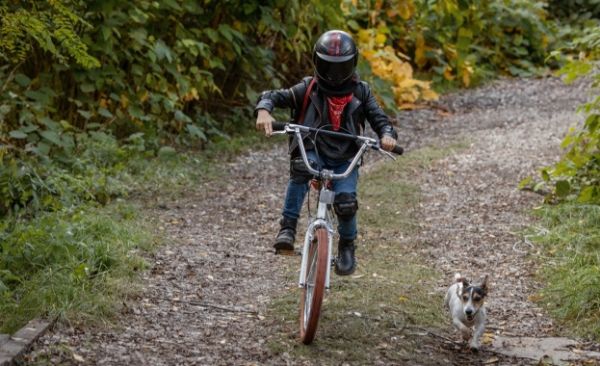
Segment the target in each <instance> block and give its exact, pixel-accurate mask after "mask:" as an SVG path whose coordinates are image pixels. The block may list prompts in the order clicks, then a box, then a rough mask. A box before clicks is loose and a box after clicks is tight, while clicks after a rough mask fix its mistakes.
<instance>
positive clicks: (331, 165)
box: [283, 150, 358, 240]
mask: <svg viewBox="0 0 600 366" xmlns="http://www.w3.org/2000/svg"><path fill="white" fill-rule="evenodd" d="M306 155H307V157H308V159H309V160H312V161H315V162H316V163H317V165H318V166H319V167H320V168H325V169H330V170H333V172H334V173H335V174H339V173H343V172H344V171H346V169H347V168H348V166H349V165H350V161H341V162H340V161H331V160H329V159H327V158H325V157H322V156H319V157H317V154H316V153H315V151H314V150H308V151H307V152H306ZM357 185H358V166H357V167H355V168H354V170H353V171H352V172H351V173H350V175H349V176H348V177H346V178H344V179H341V180H334V181H333V191H334V192H335V193H336V194H338V193H341V192H346V193H350V194H352V195H354V197H356V187H357ZM308 189H309V187H308V182H303V183H298V182H296V181H294V180H293V179H291V178H290V180H289V182H288V186H287V191H286V194H285V202H284V207H283V216H285V217H287V218H289V219H298V217H299V216H300V210H301V209H302V204H303V203H304V197H305V196H306V192H308ZM338 233H339V234H340V238H341V239H344V240H354V239H356V235H357V233H358V229H357V223H356V215H354V216H352V218H351V219H348V220H342V219H341V218H339V217H338Z"/></svg>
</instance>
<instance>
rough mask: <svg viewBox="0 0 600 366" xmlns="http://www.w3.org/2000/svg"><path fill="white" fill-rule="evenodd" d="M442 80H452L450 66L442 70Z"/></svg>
mask: <svg viewBox="0 0 600 366" xmlns="http://www.w3.org/2000/svg"><path fill="white" fill-rule="evenodd" d="M444 79H446V80H454V75H452V68H451V67H450V66H446V68H445V69H444Z"/></svg>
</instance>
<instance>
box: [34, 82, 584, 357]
mask: <svg viewBox="0 0 600 366" xmlns="http://www.w3.org/2000/svg"><path fill="white" fill-rule="evenodd" d="M585 90H586V87H585V86H584V85H575V86H565V85H563V84H562V82H560V81H559V80H556V79H551V78H548V79H539V80H512V81H509V80H505V81H498V82H495V83H493V84H490V85H488V86H486V87H484V88H480V89H476V90H469V91H464V92H460V93H455V94H452V95H449V96H446V97H444V98H443V99H442V100H441V101H440V102H439V103H438V104H437V108H433V109H427V110H419V111H413V112H404V113H403V114H402V115H401V116H400V119H399V124H400V128H399V130H400V133H401V134H402V139H403V141H404V145H405V146H408V148H409V149H415V148H418V147H421V146H427V145H432V144H435V145H440V144H441V145H443V144H447V143H449V142H452V141H456V140H459V141H467V142H468V143H469V144H470V146H469V147H468V148H467V149H465V150H461V151H460V152H458V153H456V154H453V155H451V156H448V157H447V158H445V159H443V160H441V161H438V162H436V163H435V164H434V165H433V166H432V167H431V169H429V170H426V171H423V172H422V174H421V175H420V176H419V177H416V179H418V181H419V182H420V186H421V188H422V191H423V197H424V201H423V202H422V208H421V210H420V213H419V215H421V218H422V219H421V220H420V222H421V223H422V224H421V231H420V233H419V234H418V237H417V238H415V240H416V242H418V245H416V246H415V248H416V250H418V251H420V252H421V254H422V257H423V258H424V260H425V261H427V262H429V263H430V264H431V265H432V266H435V267H436V268H439V269H441V270H442V271H443V272H444V274H445V277H444V278H440V280H439V287H438V288H437V289H436V290H438V291H445V288H446V287H447V286H448V285H449V281H450V280H451V278H452V275H453V274H454V273H455V272H461V273H462V274H463V275H466V276H468V277H476V276H479V275H482V274H489V276H490V281H491V287H492V289H491V294H490V299H489V303H488V308H489V319H490V321H489V327H488V328H489V330H490V331H493V332H495V333H496V334H502V335H511V334H512V335H523V336H525V335H528V336H538V337H539V336H547V335H552V334H554V333H555V328H554V326H553V324H552V321H551V320H550V319H549V317H548V316H547V314H545V313H544V312H543V311H542V310H541V309H539V308H538V307H536V306H535V305H534V304H533V303H531V302H530V301H529V300H528V297H529V296H530V295H531V294H533V293H534V292H535V290H536V289H537V288H538V287H539V284H538V283H536V282H535V281H534V279H533V278H532V268H533V263H532V259H531V257H530V256H528V254H532V253H530V251H531V250H532V248H531V247H529V246H527V245H525V244H523V243H520V242H519V240H520V236H519V235H518V232H519V230H520V229H522V228H523V227H525V226H526V225H528V224H530V219H529V217H528V214H527V213H528V210H529V209H530V208H531V207H534V206H535V205H537V204H539V202H540V201H541V198H540V196H538V195H536V194H533V193H524V192H520V191H518V190H517V189H516V186H517V184H518V182H519V180H520V179H522V178H523V177H525V176H527V175H529V174H531V173H533V172H535V170H536V169H537V168H538V167H540V166H543V165H546V164H548V163H550V162H552V161H554V160H555V159H556V158H557V156H558V154H559V149H558V145H559V143H560V140H561V138H562V136H563V134H564V133H565V131H566V130H567V128H568V127H569V126H570V125H571V124H572V122H573V120H574V114H573V112H574V110H575V107H576V106H577V105H578V104H580V103H581V102H582V101H583V100H585V98H586V94H585ZM227 169H228V173H227V174H231V177H230V178H228V179H225V180H224V181H219V182H212V183H206V184H204V185H203V186H202V187H201V188H200V189H198V190H196V191H195V193H191V194H190V195H189V196H187V197H185V199H181V200H179V201H173V202H158V201H157V202H152V203H148V204H149V205H150V206H151V207H152V209H153V210H154V213H155V215H156V216H157V217H159V218H160V219H159V221H160V222H161V223H162V224H161V228H158V229H159V230H164V231H165V232H166V234H167V237H168V238H169V244H168V245H165V246H164V247H163V248H161V249H160V250H159V251H158V253H156V254H155V256H154V257H153V258H151V263H153V264H154V266H153V268H152V269H151V270H150V271H148V272H147V273H146V274H145V275H144V279H143V287H144V289H143V291H142V293H141V296H140V297H139V298H136V299H130V300H128V301H127V311H126V312H125V313H123V314H122V316H121V317H120V319H119V324H118V326H117V328H108V329H97V328H96V329H86V330H81V329H73V328H70V327H67V326H59V327H57V328H56V329H55V330H54V332H53V333H50V334H47V335H46V336H45V337H43V339H42V340H41V341H40V342H39V343H38V346H36V349H35V350H34V351H33V353H32V355H31V356H30V359H37V360H41V359H42V358H43V357H42V356H44V357H50V359H51V362H52V363H63V364H82V363H83V364H98V365H122V364H129V365H220V364H223V365H225V364H227V365H230V364H236V365H250V364H286V363H288V364H290V363H293V362H291V360H289V359H287V356H286V355H285V354H284V355H273V354H271V353H270V352H269V351H268V349H267V347H266V343H268V341H269V339H270V338H271V337H274V336H275V335H274V334H271V332H270V331H271V330H272V327H273V319H270V318H269V317H268V316H267V306H268V304H269V301H270V299H272V298H274V297H275V296H277V295H278V294H281V293H282V292H283V291H286V289H287V288H289V286H293V285H294V284H291V283H286V282H285V281H284V279H283V272H284V271H283V268H284V265H285V264H286V263H288V262H286V261H285V260H284V259H282V258H281V257H278V256H274V255H270V242H271V240H272V238H273V235H274V233H275V232H276V229H277V224H276V221H277V219H278V217H279V211H280V205H281V201H282V197H283V193H284V192H283V190H284V188H285V181H286V179H287V177H286V174H287V156H286V154H285V150H284V147H282V146H280V147H276V148H274V151H267V152H264V151H262V152H253V153H249V154H248V155H245V156H243V157H240V158H239V159H238V160H237V161H236V162H234V163H231V164H228V165H227ZM443 331H444V332H447V333H446V335H447V336H451V335H450V333H449V332H450V328H448V329H446V330H443ZM65 350H67V351H65ZM431 357H433V358H435V355H432V356H431ZM447 357H448V354H446V355H444V360H445V361H442V359H440V363H443V362H447V361H448V360H447ZM461 360H462V359H461ZM478 360H479V359H477V358H475V359H472V360H471V361H472V362H474V363H477V362H479V361H478ZM456 362H458V361H456ZM522 362H523V364H527V362H526V361H522ZM428 363H431V362H428Z"/></svg>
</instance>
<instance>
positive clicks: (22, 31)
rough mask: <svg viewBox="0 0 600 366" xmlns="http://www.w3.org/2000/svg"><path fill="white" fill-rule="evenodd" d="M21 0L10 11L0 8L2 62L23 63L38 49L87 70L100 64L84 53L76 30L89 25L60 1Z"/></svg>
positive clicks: (64, 62) (0, 54) (62, 61)
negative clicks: (19, 4)
mask: <svg viewBox="0 0 600 366" xmlns="http://www.w3.org/2000/svg"><path fill="white" fill-rule="evenodd" d="M21 3H22V4H21V6H20V7H19V8H17V9H16V10H14V11H12V12H11V11H10V9H9V8H8V7H7V6H5V5H4V6H1V7H0V36H1V39H0V57H2V58H3V59H4V60H5V61H8V62H10V63H13V64H17V63H20V62H23V61H24V60H26V59H27V57H28V56H29V55H30V54H32V53H33V52H35V48H38V49H41V50H43V51H45V52H48V53H49V54H50V55H51V56H53V57H55V58H56V59H57V60H58V61H59V62H60V63H63V64H68V60H69V57H70V58H71V59H73V60H74V61H75V63H77V64H78V65H80V66H82V67H84V68H87V69H89V68H95V67H99V66H100V62H99V61H98V60H97V59H96V58H94V57H93V56H91V55H90V54H89V53H88V50H87V46H86V45H85V44H84V43H83V41H82V40H81V38H80V37H79V35H78V34H77V30H76V29H77V27H78V26H79V25H84V26H87V27H90V25H89V24H88V23H86V22H85V21H84V20H83V19H82V18H81V17H79V16H78V15H77V14H76V13H75V12H73V11H72V10H70V9H69V8H68V7H67V6H66V5H65V4H64V3H63V1H61V0H47V1H46V2H45V3H44V2H35V4H34V2H32V1H30V2H25V1H22V2H21ZM27 5H29V6H27ZM44 5H49V6H44Z"/></svg>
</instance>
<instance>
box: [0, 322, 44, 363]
mask: <svg viewBox="0 0 600 366" xmlns="http://www.w3.org/2000/svg"><path fill="white" fill-rule="evenodd" d="M49 326H50V322H48V321H45V320H40V319H34V320H32V321H30V322H29V323H27V325H25V326H24V327H23V328H21V329H19V330H18V331H17V332H16V333H15V334H13V335H12V336H7V335H5V334H3V335H0V366H9V365H11V364H12V363H13V361H14V360H15V358H16V357H19V356H20V355H22V354H23V353H24V352H25V351H26V350H27V349H28V348H29V346H31V344H32V343H33V342H35V340H36V339H38V338H39V337H40V336H41V335H42V334H43V333H44V332H45V331H46V330H47V329H48V327H49Z"/></svg>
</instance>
